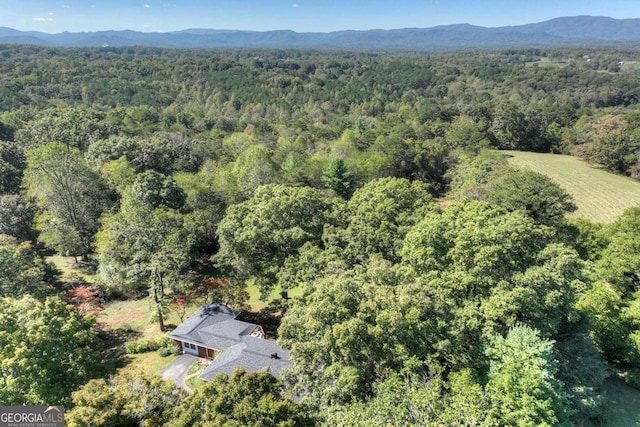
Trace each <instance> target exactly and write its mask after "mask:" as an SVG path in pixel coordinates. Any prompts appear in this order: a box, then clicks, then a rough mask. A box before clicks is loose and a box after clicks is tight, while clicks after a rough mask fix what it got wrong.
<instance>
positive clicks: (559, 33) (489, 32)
mask: <svg viewBox="0 0 640 427" xmlns="http://www.w3.org/2000/svg"><path fill="white" fill-rule="evenodd" d="M638 42H640V19H613V18H608V17H603V16H574V17H562V18H555V19H551V20H549V21H544V22H539V23H533V24H526V25H518V26H508V27H495V28H488V27H479V26H474V25H469V24H456V25H442V26H437V27H431V28H403V29H397V30H368V31H335V32H329V33H297V32H295V31H290V30H278V31H241V30H214V29H188V30H182V31H174V32H166V33H147V32H137V31H130V30H124V31H95V32H78V33H71V32H64V33H57V34H48V33H43V32H38V31H19V30H15V29H12V28H6V27H0V44H2V43H4V44H31V45H39V46H60V47H81V46H152V47H170V48H282V49H287V48H300V49H309V48H311V49H363V50H408V51H428V50H452V49H466V48H505V47H558V46H593V45H612V44H621V43H622V44H629V45H632V44H634V43H638Z"/></svg>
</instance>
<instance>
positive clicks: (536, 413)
mask: <svg viewBox="0 0 640 427" xmlns="http://www.w3.org/2000/svg"><path fill="white" fill-rule="evenodd" d="M487 355H488V356H489V358H490V359H491V367H490V369H489V374H488V382H487V386H486V390H487V392H488V393H489V396H490V401H491V403H490V406H491V408H490V410H489V417H488V418H489V420H488V421H489V423H491V422H495V423H497V424H498V425H519V426H531V427H533V426H541V425H545V426H571V425H573V423H571V422H570V420H569V414H570V410H569V407H568V400H567V396H566V394H565V393H564V391H563V389H562V383H560V381H558V380H557V379H556V378H555V374H556V372H557V362H556V361H555V359H554V358H553V343H552V342H550V341H547V340H544V339H541V338H540V337H539V334H538V332H537V331H536V330H534V329H531V328H528V327H526V326H517V327H514V328H512V329H511V330H510V331H509V333H508V334H507V336H506V337H505V338H502V337H501V336H499V335H498V336H494V337H493V338H492V340H491V341H490V345H489V346H488V348H487Z"/></svg>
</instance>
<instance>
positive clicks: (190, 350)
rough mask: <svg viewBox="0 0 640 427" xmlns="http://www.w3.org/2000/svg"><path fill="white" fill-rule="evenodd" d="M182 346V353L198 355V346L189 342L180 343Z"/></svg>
mask: <svg viewBox="0 0 640 427" xmlns="http://www.w3.org/2000/svg"><path fill="white" fill-rule="evenodd" d="M178 342H179V343H180V344H181V347H182V352H183V353H186V354H193V355H194V356H197V355H198V348H199V347H198V346H196V345H194V344H190V343H187V342H181V341H178Z"/></svg>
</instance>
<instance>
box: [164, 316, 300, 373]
mask: <svg viewBox="0 0 640 427" xmlns="http://www.w3.org/2000/svg"><path fill="white" fill-rule="evenodd" d="M238 314H240V312H239V311H235V310H232V309H231V308H229V307H227V306H226V305H224V304H207V305H204V306H202V307H201V308H200V309H199V310H198V311H197V312H196V313H194V314H193V315H192V316H191V317H189V318H188V319H187V320H185V321H184V322H183V323H182V324H180V325H179V326H178V327H177V328H176V329H175V330H174V331H173V332H172V333H170V334H169V337H171V338H173V339H175V340H179V341H189V342H192V343H197V344H200V345H201V346H203V347H207V348H211V349H214V350H217V351H219V352H220V353H219V354H218V355H217V357H216V358H215V359H214V360H213V361H212V362H211V364H210V365H209V366H208V367H207V369H205V370H204V372H203V373H202V374H201V375H200V378H201V379H203V380H211V379H212V378H213V377H214V376H216V375H218V374H227V375H231V373H232V372H233V370H234V369H236V368H242V369H244V370H245V371H247V372H255V371H265V370H266V371H268V372H271V373H272V374H273V375H275V376H279V375H280V372H281V370H282V369H284V368H287V367H289V366H291V362H290V361H289V352H288V351H285V350H283V349H282V348H281V347H280V346H279V345H278V344H277V343H276V342H275V341H271V340H267V339H263V338H257V337H252V336H251V335H250V334H251V332H253V330H254V329H255V328H256V327H258V325H255V324H253V323H248V322H242V321H240V320H235V318H236V316H238ZM276 354H277V357H272V355H276Z"/></svg>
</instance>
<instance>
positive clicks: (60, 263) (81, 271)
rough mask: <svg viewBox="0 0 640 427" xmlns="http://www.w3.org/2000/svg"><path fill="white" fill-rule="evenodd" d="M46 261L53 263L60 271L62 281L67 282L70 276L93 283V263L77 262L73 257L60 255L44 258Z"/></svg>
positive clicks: (94, 278)
mask: <svg viewBox="0 0 640 427" xmlns="http://www.w3.org/2000/svg"><path fill="white" fill-rule="evenodd" d="M45 259H46V261H48V262H50V263H53V265H55V266H56V268H57V269H58V270H59V271H60V273H62V274H61V277H60V279H61V280H62V281H67V280H68V279H69V278H70V277H71V276H73V275H76V276H79V277H80V278H81V279H83V280H84V281H85V282H87V283H95V281H96V276H95V266H96V264H95V262H93V261H89V262H87V261H78V262H76V259H75V258H74V257H65V256H62V255H51V256H48V257H46V258H45Z"/></svg>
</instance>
